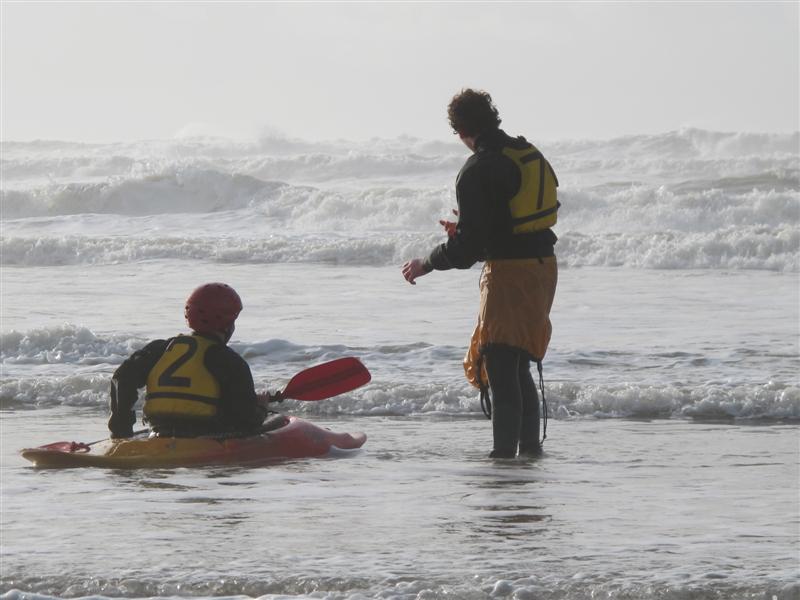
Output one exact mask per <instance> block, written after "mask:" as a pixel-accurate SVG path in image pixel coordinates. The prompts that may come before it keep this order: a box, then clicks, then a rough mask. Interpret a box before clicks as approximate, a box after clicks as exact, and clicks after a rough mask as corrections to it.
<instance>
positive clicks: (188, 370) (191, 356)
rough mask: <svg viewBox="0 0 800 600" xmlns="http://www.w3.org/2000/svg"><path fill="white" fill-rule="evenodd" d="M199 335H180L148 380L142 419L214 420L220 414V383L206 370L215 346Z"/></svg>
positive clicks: (211, 341)
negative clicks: (209, 355)
mask: <svg viewBox="0 0 800 600" xmlns="http://www.w3.org/2000/svg"><path fill="white" fill-rule="evenodd" d="M218 343H219V342H216V341H214V340H210V339H208V338H206V337H203V336H200V335H179V336H177V337H176V338H174V339H173V340H172V341H171V342H170V344H169V346H167V349H166V350H165V351H164V354H162V355H161V358H160V359H159V360H158V362H157V363H156V364H155V366H154V367H153V369H152V370H151V371H150V374H149V375H148V376H147V395H146V396H145V404H144V416H145V418H147V419H149V418H152V417H155V418H163V417H178V418H189V419H213V418H214V417H215V416H216V415H217V413H218V410H219V402H220V399H221V392H220V387H219V382H218V381H217V380H216V378H215V377H214V376H213V375H212V374H211V373H210V372H209V371H208V369H207V368H206V366H205V356H206V352H207V351H208V349H209V348H210V347H211V346H214V345H216V344H218Z"/></svg>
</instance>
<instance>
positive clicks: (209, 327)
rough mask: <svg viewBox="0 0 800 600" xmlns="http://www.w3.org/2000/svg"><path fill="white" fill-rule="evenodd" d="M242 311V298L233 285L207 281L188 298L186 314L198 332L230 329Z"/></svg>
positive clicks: (189, 322)
mask: <svg viewBox="0 0 800 600" xmlns="http://www.w3.org/2000/svg"><path fill="white" fill-rule="evenodd" d="M241 311H242V299H241V298H239V294H237V293H236V290H234V289H233V288H232V287H231V286H229V285H226V284H224V283H206V284H205V285H201V286H200V287H199V288H197V289H196V290H195V291H193V292H192V293H191V295H190V296H189V298H188V299H187V300H186V309H185V311H184V313H183V314H184V316H185V317H186V322H187V323H188V324H189V327H191V328H192V330H193V331H196V332H197V333H214V332H218V331H227V330H228V329H230V327H231V325H233V322H234V321H235V320H236V317H238V316H239V313H240V312H241Z"/></svg>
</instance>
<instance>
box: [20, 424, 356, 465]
mask: <svg viewBox="0 0 800 600" xmlns="http://www.w3.org/2000/svg"><path fill="white" fill-rule="evenodd" d="M366 440H367V436H366V435H365V434H363V433H353V434H350V433H334V432H332V431H330V430H328V429H325V428H323V427H319V426H317V425H314V424H313V423H310V422H308V421H305V420H303V419H300V418H298V417H289V423H288V424H287V425H285V426H283V427H281V428H279V429H275V430H273V431H268V432H266V433H262V434H260V435H256V436H252V437H245V438H213V437H197V438H171V437H141V438H129V439H120V440H111V439H109V440H105V441H102V442H99V443H98V444H97V445H96V446H91V447H90V446H86V445H83V444H72V447H70V444H69V443H64V442H57V443H55V444H49V445H47V446H40V447H38V448H25V449H24V450H22V451H21V454H22V456H23V458H25V459H27V460H29V461H31V462H32V463H34V464H35V465H36V466H37V467H49V468H70V467H104V468H109V469H139V468H152V467H156V468H158V467H183V466H202V465H220V464H248V463H258V462H269V461H272V460H281V459H287V458H311V457H319V456H325V455H326V454H328V453H329V452H330V451H331V449H333V448H338V449H341V450H351V449H355V448H360V447H361V446H363V445H364V442H366Z"/></svg>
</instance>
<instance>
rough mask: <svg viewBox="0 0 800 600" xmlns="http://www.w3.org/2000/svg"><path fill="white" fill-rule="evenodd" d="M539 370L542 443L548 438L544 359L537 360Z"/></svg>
mask: <svg viewBox="0 0 800 600" xmlns="http://www.w3.org/2000/svg"><path fill="white" fill-rule="evenodd" d="M536 368H537V370H538V371H539V388H540V389H541V390H542V444H544V441H545V440H546V439H547V400H546V399H545V397H544V375H543V374H542V361H540V360H537V361H536Z"/></svg>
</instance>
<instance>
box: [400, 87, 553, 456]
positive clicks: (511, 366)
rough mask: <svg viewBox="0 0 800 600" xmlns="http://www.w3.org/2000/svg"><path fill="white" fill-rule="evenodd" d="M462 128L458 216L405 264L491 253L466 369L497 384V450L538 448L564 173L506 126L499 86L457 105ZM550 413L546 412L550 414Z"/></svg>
mask: <svg viewBox="0 0 800 600" xmlns="http://www.w3.org/2000/svg"><path fill="white" fill-rule="evenodd" d="M447 116H448V118H449V121H450V126H451V127H452V128H453V131H454V132H455V133H456V134H458V136H459V137H460V138H461V141H462V142H464V144H465V145H466V146H467V147H468V148H469V149H470V150H472V152H473V154H472V156H471V157H470V158H469V159H468V160H467V162H466V163H465V164H464V166H463V167H462V168H461V171H460V172H459V174H458V177H457V178H456V199H457V201H458V210H457V211H454V212H455V214H457V215H458V222H456V223H452V222H450V221H440V222H439V223H440V224H441V225H442V226H443V227H444V228H445V231H446V232H447V235H448V239H447V241H446V242H445V243H443V244H441V245H439V246H437V247H436V248H434V249H433V251H432V252H431V253H430V255H429V256H428V257H427V258H415V259H413V260H410V261H408V262H406V263H405V264H404V265H403V269H402V270H403V276H404V277H405V279H406V280H407V281H408V282H409V283H411V284H415V283H416V279H417V278H418V277H421V276H423V275H426V274H428V273H430V272H431V271H433V270H437V271H446V270H448V269H453V268H455V269H468V268H470V267H471V266H472V265H474V264H475V263H476V262H478V261H485V263H484V266H483V271H482V273H481V278H480V298H481V301H480V312H479V314H478V325H477V327H476V328H475V332H474V333H473V335H472V341H471V344H470V349H469V351H468V353H467V356H466V357H465V358H464V369H465V372H466V375H467V379H468V380H469V381H470V383H472V384H473V385H475V386H476V387H479V388H480V389H481V392H482V397H481V399H482V404H483V401H484V397H485V399H486V400H487V401H488V394H487V393H486V392H487V385H486V383H487V379H488V388H489V389H491V395H492V397H493V404H494V410H492V409H491V403H490V404H488V410H487V409H485V410H486V412H487V413H490V414H491V416H492V432H493V438H494V448H493V450H492V452H491V454H490V455H489V456H490V457H493V458H513V457H515V456H516V455H517V451H518V450H519V452H520V453H521V454H525V455H535V454H538V453H539V452H540V450H541V445H540V443H539V399H538V396H537V393H536V387H535V385H534V382H533V378H532V376H531V373H530V361H534V362H536V363H537V365H538V366H539V373H540V382H541V381H542V379H541V361H542V359H543V358H544V355H545V352H546V351H547V346H548V344H549V342H550V335H551V332H552V326H551V324H550V308H551V306H552V304H553V298H554V296H555V290H556V281H557V279H558V268H557V264H556V257H555V252H554V250H553V246H554V245H555V243H556V239H557V238H556V236H555V234H554V233H553V232H552V230H551V229H550V227H552V226H553V225H554V224H555V222H556V213H557V211H558V207H559V203H558V200H557V190H556V188H557V187H558V180H557V179H556V174H555V172H554V171H553V168H552V167H551V166H550V163H549V162H548V161H547V159H546V158H545V157H544V156H543V155H542V153H541V152H539V150H537V149H536V148H535V147H534V146H533V145H532V144H530V143H528V142H527V141H526V140H525V138H523V137H517V138H513V137H510V136H508V135H507V134H506V133H505V132H504V131H503V130H502V129H500V122H501V120H500V117H499V114H498V111H497V108H496V107H495V106H494V104H493V103H492V98H491V96H490V95H489V94H488V93H486V92H484V91H476V90H472V89H466V90H463V91H461V93H459V94H457V95H456V96H454V97H453V99H452V101H451V102H450V105H449V106H448V108H447ZM545 416H546V415H545Z"/></svg>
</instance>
